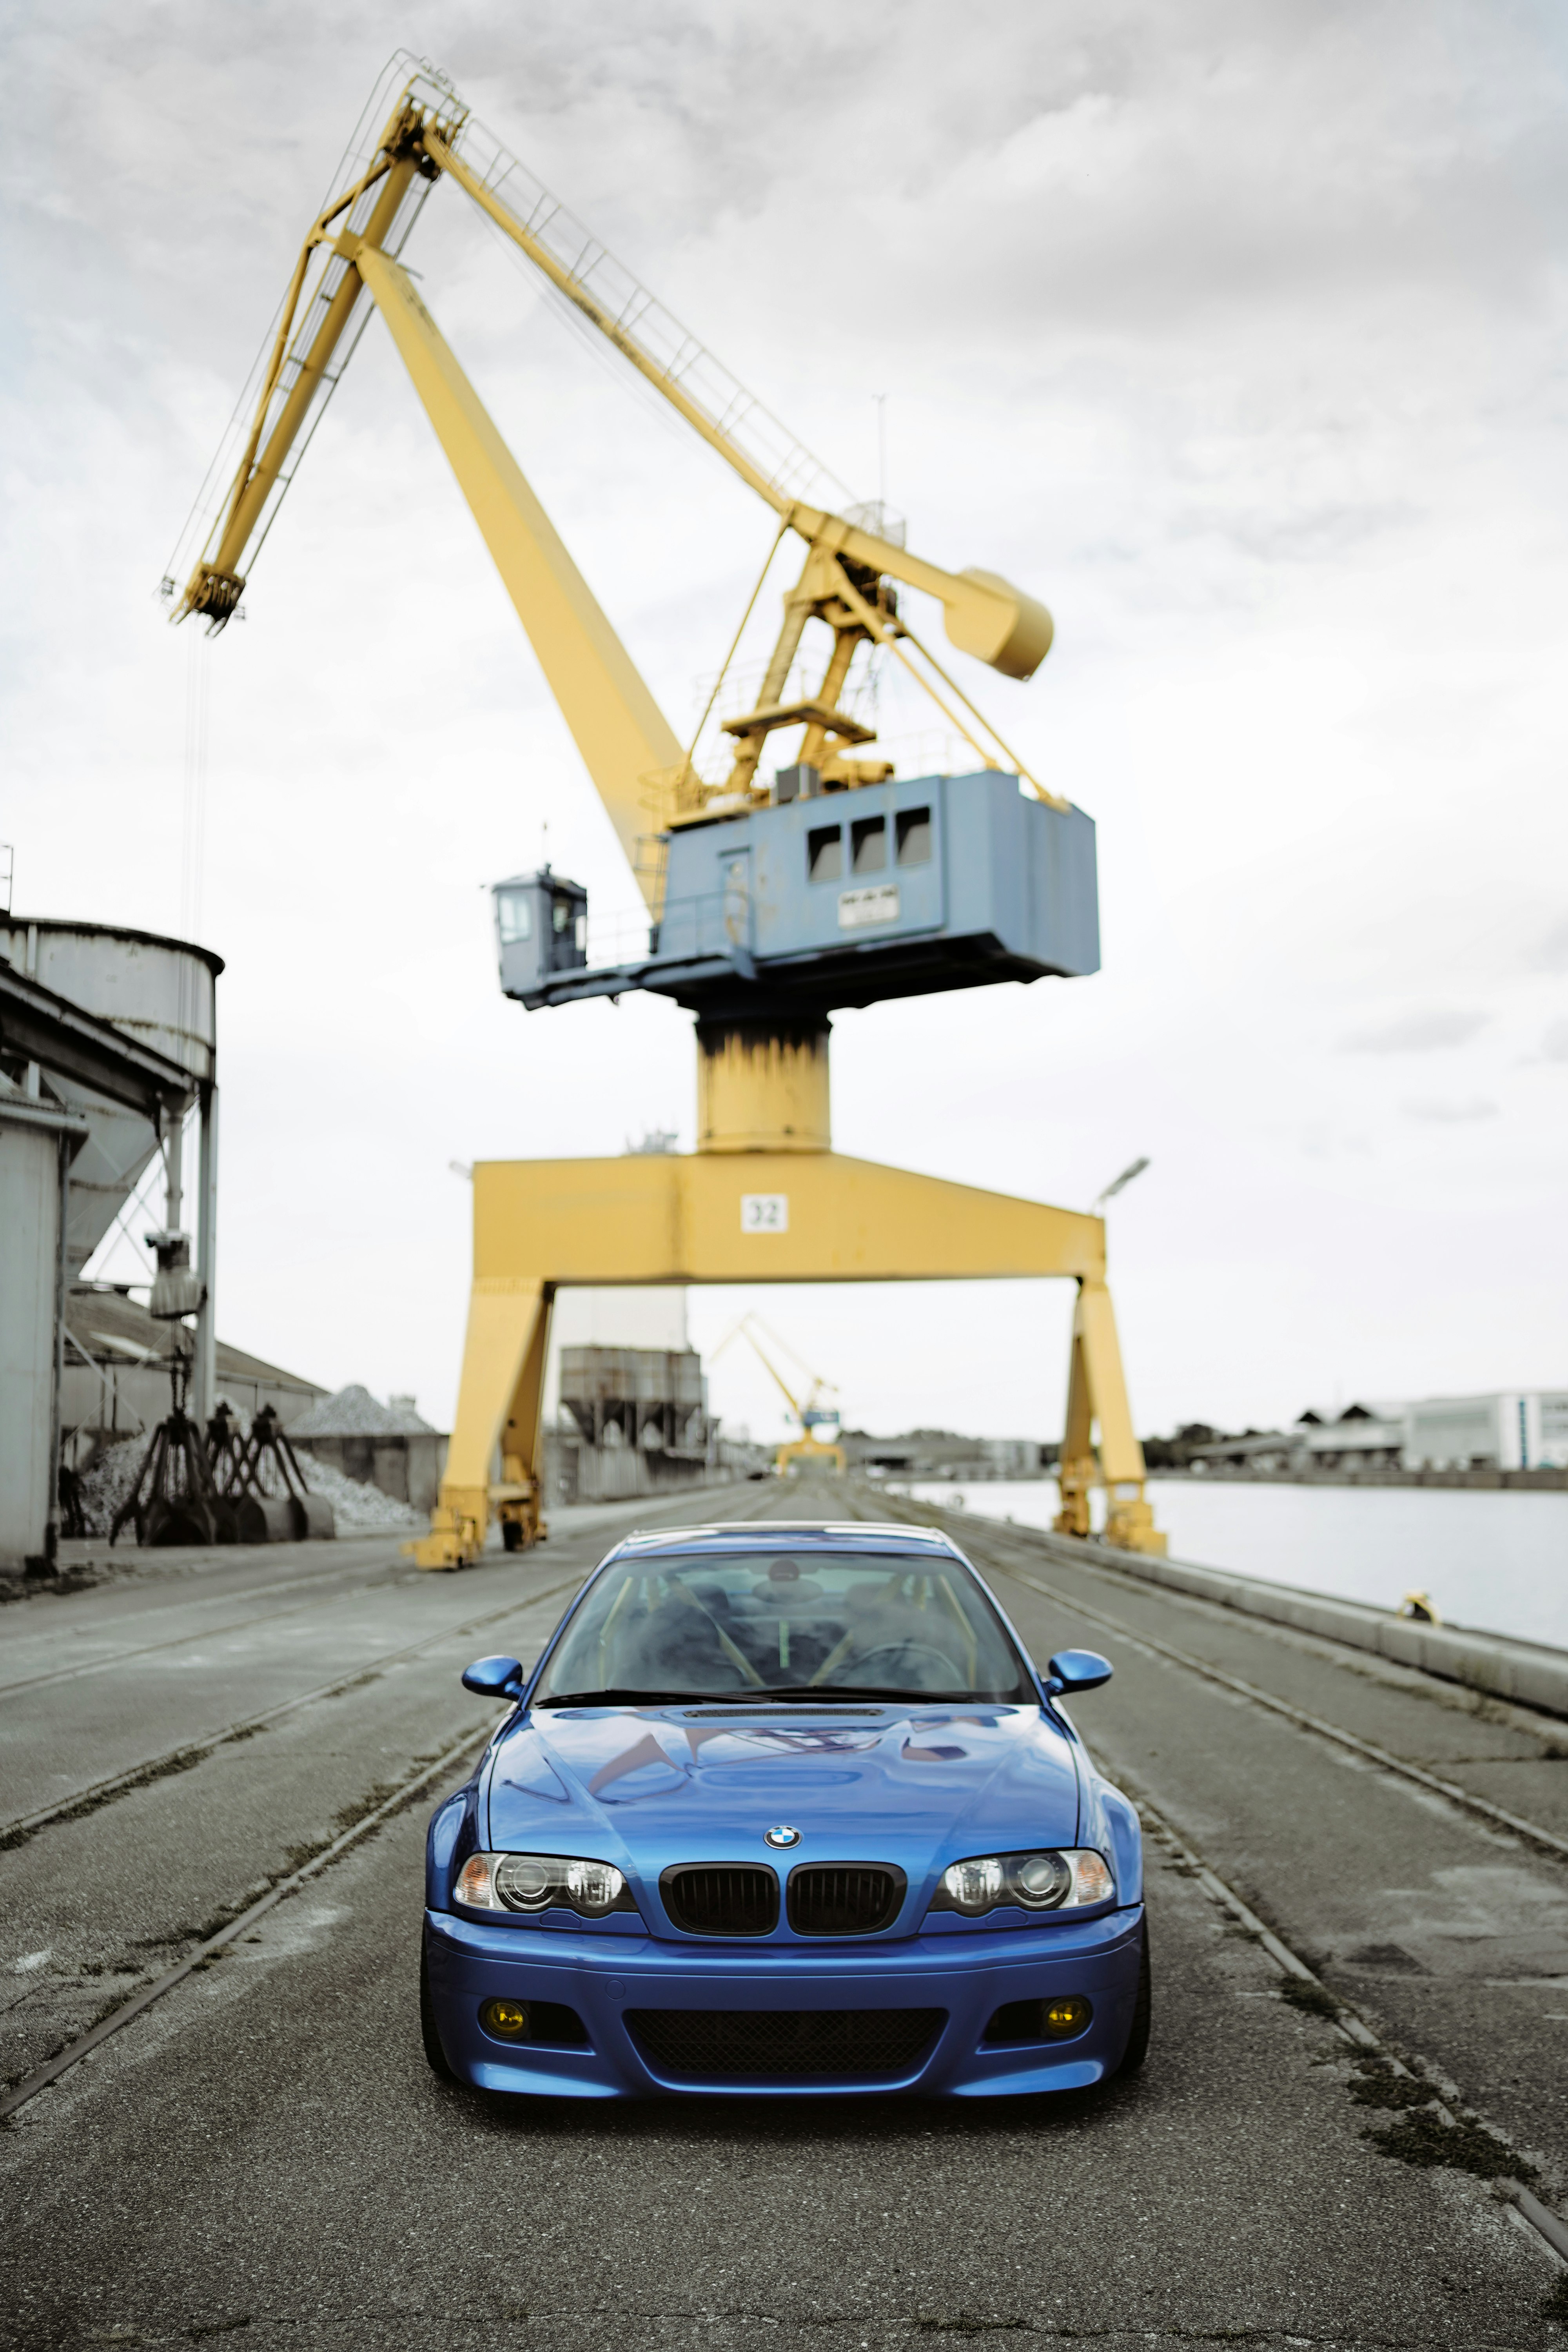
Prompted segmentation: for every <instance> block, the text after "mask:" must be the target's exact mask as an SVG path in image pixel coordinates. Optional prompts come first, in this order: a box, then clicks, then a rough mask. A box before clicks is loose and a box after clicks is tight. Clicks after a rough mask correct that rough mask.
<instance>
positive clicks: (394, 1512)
mask: <svg viewBox="0 0 1568 2352" xmlns="http://www.w3.org/2000/svg"><path fill="white" fill-rule="evenodd" d="M290 1434H291V1433H290ZM300 1469H301V1470H302V1471H303V1472H304V1474H305V1484H306V1486H309V1488H310V1492H311V1494H312V1495H324V1496H326V1498H327V1500H328V1502H329V1503H331V1507H332V1516H333V1517H334V1518H335V1519H336V1520H337V1523H338V1533H339V1535H341V1536H360V1535H365V1536H368V1535H379V1534H380V1532H381V1530H382V1529H383V1528H388V1529H392V1528H396V1529H400V1530H417V1532H418V1533H419V1534H420V1535H423V1534H424V1532H425V1530H426V1528H427V1527H428V1526H429V1524H430V1522H429V1519H428V1518H427V1517H426V1514H425V1513H424V1512H423V1511H416V1509H415V1508H414V1507H413V1505H412V1504H410V1503H400V1502H399V1501H398V1499H397V1497H396V1496H395V1495H384V1494H383V1493H382V1491H381V1488H380V1487H379V1486H366V1485H365V1484H364V1483H363V1480H362V1479H359V1478H350V1477H348V1476H346V1475H345V1474H344V1473H343V1472H342V1470H334V1469H333V1467H332V1465H331V1463H330V1462H318V1461H317V1460H316V1457H315V1455H314V1454H309V1453H307V1452H306V1451H305V1449H304V1448H303V1447H301V1448H300Z"/></svg>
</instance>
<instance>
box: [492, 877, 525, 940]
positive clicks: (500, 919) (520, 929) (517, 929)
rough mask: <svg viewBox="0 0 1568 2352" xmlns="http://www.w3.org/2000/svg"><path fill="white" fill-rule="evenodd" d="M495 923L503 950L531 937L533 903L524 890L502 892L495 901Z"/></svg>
mask: <svg viewBox="0 0 1568 2352" xmlns="http://www.w3.org/2000/svg"><path fill="white" fill-rule="evenodd" d="M496 923H497V927H498V929H500V943H501V945H502V947H503V948H511V947H515V946H516V945H517V943H518V941H519V940H531V938H532V937H533V902H532V899H531V897H530V895H529V893H528V892H527V891H526V890H503V891H501V893H500V896H499V897H498V898H497V899H496Z"/></svg>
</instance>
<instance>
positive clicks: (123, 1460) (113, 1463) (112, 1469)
mask: <svg viewBox="0 0 1568 2352" xmlns="http://www.w3.org/2000/svg"><path fill="white" fill-rule="evenodd" d="M150 1442H151V1441H150V1440H149V1439H148V1438H146V1437H125V1438H121V1442H120V1444H118V1445H106V1446H105V1447H104V1449H103V1451H102V1453H101V1454H95V1455H94V1456H93V1459H92V1461H91V1462H90V1463H89V1465H88V1467H87V1468H86V1469H85V1470H84V1471H83V1472H82V1474H81V1507H82V1515H83V1517H85V1519H86V1520H87V1531H88V1533H89V1536H106V1535H107V1534H108V1533H109V1529H110V1524H111V1522H112V1520H113V1517H114V1514H115V1512H116V1511H117V1510H118V1509H119V1508H120V1506H121V1503H123V1502H124V1500H125V1498H126V1496H128V1495H129V1494H130V1492H131V1489H132V1486H135V1484H136V1474H137V1472H138V1471H139V1470H140V1469H141V1467H142V1463H143V1462H144V1461H145V1459H146V1455H147V1447H148V1444H150Z"/></svg>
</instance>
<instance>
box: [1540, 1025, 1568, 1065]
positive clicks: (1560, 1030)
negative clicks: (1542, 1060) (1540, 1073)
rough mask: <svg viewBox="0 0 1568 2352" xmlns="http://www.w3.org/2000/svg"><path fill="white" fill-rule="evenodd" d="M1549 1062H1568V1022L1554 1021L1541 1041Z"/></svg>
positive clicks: (1543, 1051)
mask: <svg viewBox="0 0 1568 2352" xmlns="http://www.w3.org/2000/svg"><path fill="white" fill-rule="evenodd" d="M1541 1050H1542V1053H1543V1054H1544V1055H1545V1056H1546V1058H1547V1060H1548V1061H1549V1062H1568V1021H1554V1022H1553V1023H1552V1025H1551V1027H1550V1028H1549V1029H1548V1030H1547V1032H1546V1034H1545V1035H1544V1037H1542V1041H1541Z"/></svg>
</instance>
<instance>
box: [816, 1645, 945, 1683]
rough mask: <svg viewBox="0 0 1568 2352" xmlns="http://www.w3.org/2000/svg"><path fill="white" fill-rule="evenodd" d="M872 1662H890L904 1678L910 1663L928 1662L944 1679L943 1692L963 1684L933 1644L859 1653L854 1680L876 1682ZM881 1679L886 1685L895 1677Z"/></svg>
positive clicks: (881, 1646) (886, 1648)
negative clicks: (891, 1661)
mask: <svg viewBox="0 0 1568 2352" xmlns="http://www.w3.org/2000/svg"><path fill="white" fill-rule="evenodd" d="M874 1658H888V1659H890V1660H893V1661H895V1662H896V1664H897V1665H898V1666H899V1667H900V1668H901V1669H902V1671H903V1672H904V1673H906V1674H907V1673H908V1671H909V1663H910V1660H911V1659H915V1658H929V1659H931V1661H932V1662H933V1663H934V1664H936V1665H937V1666H938V1667H939V1668H940V1669H941V1671H942V1675H943V1676H944V1677H945V1680H944V1682H943V1685H942V1687H943V1688H944V1689H948V1690H955V1689H957V1688H958V1687H959V1685H961V1684H962V1683H963V1669H962V1667H959V1666H955V1665H954V1664H953V1662H952V1659H951V1658H950V1657H949V1656H948V1654H947V1653H946V1651H945V1650H939V1649H938V1648H937V1646H936V1644H935V1643H934V1642H879V1643H878V1644H877V1646H876V1648H875V1649H874V1650H865V1651H862V1653H861V1654H860V1655H859V1656H858V1658H856V1659H855V1660H854V1661H853V1662H852V1663H853V1665H854V1670H855V1674H856V1677H857V1679H858V1680H864V1681H866V1682H869V1683H874V1682H876V1681H878V1680H879V1676H877V1675H874V1674H872V1673H871V1672H870V1671H869V1668H870V1665H871V1662H872V1660H873V1659H874ZM845 1664H846V1665H848V1664H851V1661H850V1660H848V1659H846V1660H845ZM885 1679H886V1680H887V1681H889V1682H896V1681H897V1679H898V1675H897V1674H896V1673H894V1674H889V1675H887V1676H886V1677H885ZM829 1687H831V1685H829Z"/></svg>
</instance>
